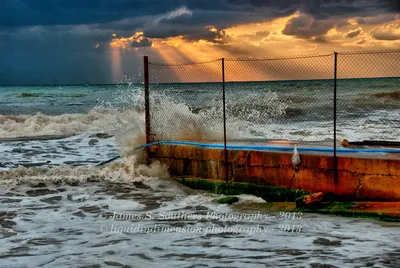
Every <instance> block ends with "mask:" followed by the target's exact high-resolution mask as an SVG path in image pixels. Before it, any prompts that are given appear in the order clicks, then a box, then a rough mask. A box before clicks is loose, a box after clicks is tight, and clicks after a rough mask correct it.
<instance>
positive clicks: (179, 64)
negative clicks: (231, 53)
mask: <svg viewBox="0 0 400 268" xmlns="http://www.w3.org/2000/svg"><path fill="white" fill-rule="evenodd" d="M221 60H222V59H215V60H210V61H199V62H185V63H159V62H150V61H149V64H150V65H155V66H185V65H197V64H207V63H214V62H218V61H221Z"/></svg>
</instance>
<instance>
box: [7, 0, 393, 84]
mask: <svg viewBox="0 0 400 268" xmlns="http://www.w3.org/2000/svg"><path fill="white" fill-rule="evenodd" d="M399 14H400V1H398V0H304V1H303V0H300V1H299V0H297V1H296V0H279V1H275V0H247V1H243V0H221V1H215V0H198V1H193V0H192V1H190V0H163V1H155V0H146V1H144V0H1V1H0V59H1V64H0V84H3V85H5V84H7V85H11V84H19V85H20V84H81V83H118V82H120V81H121V78H122V77H123V76H124V75H127V76H134V77H135V76H139V75H140V73H141V65H142V56H143V55H149V57H150V59H151V60H153V61H167V62H181V61H200V60H208V59H213V58H219V57H242V56H252V57H257V56H259V57H269V56H287V55H289V54H309V53H311V54H316V53H327V52H332V51H334V50H338V51H340V50H359V49H360V50H361V49H369V50H370V49H388V48H389V49H390V48H400V15H399Z"/></svg>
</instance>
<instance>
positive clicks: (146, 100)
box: [143, 56, 151, 164]
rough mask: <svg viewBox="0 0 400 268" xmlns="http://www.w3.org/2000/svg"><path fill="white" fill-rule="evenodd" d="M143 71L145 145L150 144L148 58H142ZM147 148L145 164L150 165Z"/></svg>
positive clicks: (147, 149)
mask: <svg viewBox="0 0 400 268" xmlns="http://www.w3.org/2000/svg"><path fill="white" fill-rule="evenodd" d="M143 71H144V110H145V122H146V144H148V143H150V132H151V127H150V126H151V125H150V96H149V57H148V56H144V57H143ZM149 152H150V151H149V147H146V164H150V154H149Z"/></svg>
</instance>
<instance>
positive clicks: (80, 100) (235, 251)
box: [0, 79, 400, 268]
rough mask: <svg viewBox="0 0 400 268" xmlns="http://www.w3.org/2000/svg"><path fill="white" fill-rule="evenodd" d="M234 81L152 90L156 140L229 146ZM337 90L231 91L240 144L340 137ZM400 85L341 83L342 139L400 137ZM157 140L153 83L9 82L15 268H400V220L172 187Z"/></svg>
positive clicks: (9, 194)
mask: <svg viewBox="0 0 400 268" xmlns="http://www.w3.org/2000/svg"><path fill="white" fill-rule="evenodd" d="M220 86H221V85H220V84H216V83H214V84H168V85H165V84H159V85H151V86H150V89H151V102H150V104H151V119H152V127H153V133H154V134H156V138H158V139H169V138H174V139H178V140H183V141H184V140H193V139H198V141H200V140H207V139H208V140H211V139H212V140H214V141H220V140H222V131H221V130H222V119H221V115H222V107H221V91H220ZM331 86H332V81H301V82H297V81H285V82H260V83H228V84H227V85H226V89H227V123H228V139H229V140H239V141H240V140H242V141H243V142H249V140H255V141H257V142H262V141H267V140H269V139H290V140H291V141H294V142H296V141H302V142H310V141H330V140H331V139H332V135H333V134H332V128H333V126H332V107H333V106H332V104H333V101H332V98H331V97H332V96H333V92H332V87H331ZM399 89H400V87H399V80H398V79H375V80H346V81H342V82H340V83H339V90H340V94H339V96H338V100H339V108H340V113H339V122H338V127H339V133H338V134H339V136H338V138H339V139H341V138H349V139H350V140H352V139H355V140H357V139H367V138H368V139H370V138H375V139H398V137H400V132H399V131H400V130H399V126H400V122H399V120H400V116H399V111H400V107H399V101H398V100H397V95H396V94H394V93H392V92H399ZM377 94H378V95H377ZM143 133H144V114H143V86H142V85H137V84H124V85H119V86H117V85H107V86H101V85H96V86H93V85H89V86H30V87H0V152H1V154H0V202H1V204H2V206H1V209H0V243H1V245H2V247H1V248H0V263H1V266H2V267H18V268H20V267H110V266H111V267H112V266H114V267H173V266H176V267H399V266H400V263H399V259H398V254H399V252H400V249H399V246H398V245H399V241H400V240H399V239H400V238H399V227H400V226H399V224H396V223H393V224H387V223H379V222H375V221H371V220H362V219H353V218H342V217H333V216H326V215H318V214H302V215H301V216H300V215H296V218H295V219H294V220H293V217H289V218H285V219H280V215H281V214H280V212H271V211H268V210H267V209H262V208H260V209H257V207H258V205H256V204H258V203H265V202H267V201H265V200H260V198H256V197H254V196H244V195H241V196H239V199H240V202H239V203H238V204H235V205H232V206H229V205H226V204H218V203H217V202H215V199H217V198H220V197H221V196H219V195H213V194H208V193H205V192H203V191H193V190H189V189H186V188H185V187H182V186H180V185H177V184H176V183H175V182H174V181H173V180H170V179H169V178H168V167H166V166H164V165H161V164H160V163H157V162H154V163H153V164H152V165H150V166H146V165H144V164H143V163H144V161H143V151H142V150H137V151H132V148H134V147H136V146H139V145H142V144H143V143H144V141H145V139H144V135H143ZM329 144H331V143H329ZM115 155H121V156H122V158H121V159H120V161H119V162H117V163H113V164H111V165H105V166H102V167H95V165H96V164H97V163H99V162H101V161H105V160H107V159H109V158H111V157H114V156H115ZM260 214H261V215H264V217H262V218H259V219H256V220H249V219H247V218H246V216H244V217H242V218H241V220H238V221H235V220H229V219H227V218H229V217H230V215H231V216H232V215H233V216H234V215H236V216H237V215H242V216H243V215H260ZM116 215H117V216H116ZM181 215H194V216H196V217H195V218H182V217H181V218H179V217H180V216H181ZM209 215H215V216H216V217H209ZM224 217H225V218H224ZM299 217H300V218H299ZM266 219H267V220H266ZM285 230H286V231H285ZM292 230H294V231H292Z"/></svg>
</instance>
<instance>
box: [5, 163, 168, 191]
mask: <svg viewBox="0 0 400 268" xmlns="http://www.w3.org/2000/svg"><path fill="white" fill-rule="evenodd" d="M167 176H168V168H167V166H166V165H164V164H161V163H159V162H157V161H155V162H153V163H152V164H150V165H149V166H147V165H143V164H140V163H139V162H137V157H136V156H130V157H127V158H124V159H123V161H122V162H120V163H113V164H111V165H107V166H104V167H90V166H80V167H55V168H26V167H18V168H15V169H12V170H8V171H0V185H2V186H7V187H10V186H16V185H20V184H24V183H30V184H37V183H39V182H43V183H61V184H63V183H66V184H80V183H85V182H87V181H104V182H118V183H131V182H134V181H142V180H146V179H150V178H164V177H167Z"/></svg>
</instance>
